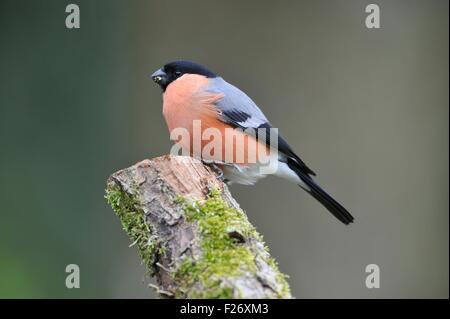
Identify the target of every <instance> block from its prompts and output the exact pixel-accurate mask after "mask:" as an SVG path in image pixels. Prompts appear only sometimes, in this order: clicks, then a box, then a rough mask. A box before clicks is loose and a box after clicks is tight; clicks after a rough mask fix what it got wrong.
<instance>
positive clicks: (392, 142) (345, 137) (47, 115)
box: [0, 0, 449, 298]
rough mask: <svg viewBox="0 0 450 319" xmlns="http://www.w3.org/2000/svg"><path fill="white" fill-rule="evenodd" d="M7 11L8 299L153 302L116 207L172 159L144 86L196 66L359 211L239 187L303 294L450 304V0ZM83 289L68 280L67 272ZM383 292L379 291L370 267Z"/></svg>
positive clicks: (1, 251) (1, 92) (2, 106)
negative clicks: (127, 172) (76, 272)
mask: <svg viewBox="0 0 450 319" xmlns="http://www.w3.org/2000/svg"><path fill="white" fill-rule="evenodd" d="M73 2H74V3H77V4H78V5H79V6H80V9H81V29H78V30H68V29H66V28H65V18H66V13H65V7H66V5H67V4H69V3H71V2H70V1H62V0H59V1H31V0H30V1H23V0H14V1H5V0H1V1H0V39H1V50H0V64H1V69H0V130H1V134H0V145H1V157H0V180H1V184H0V187H1V190H0V201H1V208H0V217H1V219H0V297H26V298H32V297H33V298H34V297H39V298H41V297H58V298H59V297H61V298H71V297H87V298H91V297H102V298H110V297H114V298H116V297H124V298H130V297H143V298H146V297H154V296H155V294H154V293H153V292H152V291H151V290H150V289H148V288H146V282H148V280H146V279H144V269H143V267H142V266H141V265H140V260H139V258H138V255H137V252H136V250H135V249H134V248H128V245H129V244H130V241H129V239H128V238H127V236H126V235H125V233H124V232H123V231H122V230H121V226H120V224H119V221H118V219H117V218H116V216H115V215H114V213H113V211H112V210H111V209H110V208H109V207H108V206H107V204H106V203H105V201H104V199H103V194H104V186H105V181H106V178H107V177H108V175H109V174H111V173H113V172H114V171H116V170H118V169H121V168H125V167H127V166H130V165H132V164H134V163H135V162H137V161H140V160H142V159H145V158H151V157H155V156H158V155H162V154H165V153H167V152H168V150H169V148H170V145H171V143H170V141H169V138H168V133H167V128H166V125H165V122H164V120H163V118H162V115H161V92H160V89H159V88H158V87H156V85H154V83H152V81H151V80H150V79H149V75H150V74H151V73H152V72H153V71H154V70H156V69H157V68H159V67H160V66H162V65H163V64H164V63H165V62H168V61H170V60H173V59H179V58H183V59H191V60H194V61H198V62H200V63H202V64H204V65H206V66H208V67H209V68H211V69H212V70H213V71H215V72H217V73H219V74H221V75H222V76H223V77H224V78H225V79H227V80H228V81H229V82H231V83H233V84H236V85H237V86H239V87H240V88H242V89H243V90H244V91H246V92H247V93H248V94H249V95H250V96H251V97H252V98H253V99H254V100H255V101H256V102H257V103H258V104H259V105H260V106H261V108H262V109H263V110H264V111H265V113H266V115H267V116H268V118H269V119H270V120H271V122H272V123H273V124H274V125H275V126H277V127H279V128H280V130H281V133H282V134H283V135H284V136H285V137H286V139H287V140H288V141H289V142H290V144H291V145H292V147H293V148H294V149H295V150H297V151H298V153H299V154H300V155H301V156H302V157H303V159H304V160H305V161H306V162H307V163H308V164H309V165H310V166H311V167H312V169H314V170H315V171H316V172H318V180H319V181H320V182H321V184H323V185H324V186H325V188H326V189H327V190H329V191H330V192H331V193H332V194H333V195H334V196H335V197H336V198H338V199H339V200H340V201H341V202H342V203H343V204H345V206H346V207H347V208H348V209H349V210H350V211H351V212H352V213H353V215H354V216H355V218H356V220H355V223H354V224H353V225H351V226H348V227H345V226H343V225H342V224H340V223H339V222H338V221H337V220H335V219H334V218H332V217H331V216H330V215H329V214H328V213H327V212H326V211H325V210H324V208H323V207H321V206H320V205H319V204H317V203H316V202H315V201H314V200H313V199H312V198H310V197H309V196H308V195H307V194H306V193H305V192H303V191H301V190H300V189H299V188H298V187H296V186H293V185H291V184H289V183H288V182H285V181H283V180H279V179H276V178H268V179H266V180H263V181H262V182H260V183H259V184H257V185H256V186H255V187H244V186H233V187H232V188H231V191H232V193H233V194H234V196H235V197H236V198H237V199H238V201H239V202H240V204H241V206H242V207H243V208H244V209H245V210H246V211H247V213H248V215H249V218H250V220H251V221H252V222H253V223H254V224H255V225H256V226H257V228H258V230H259V231H260V232H261V233H262V234H263V235H264V237H265V239H266V241H267V243H268V245H269V247H270V248H271V251H272V254H273V255H274V256H275V257H276V259H277V260H278V262H279V264H280V268H281V270H282V271H283V272H285V273H287V274H289V275H290V279H289V281H290V284H291V287H292V291H293V294H294V295H295V296H296V297H299V298H433V297H434V298H444V297H445V298H448V282H449V278H448V266H449V264H448V261H449V259H448V257H449V255H448V251H449V245H448V244H449V238H448V229H449V228H448V227H449V223H448V222H449V220H448V209H449V197H448V192H449V183H448V176H449V175H448V174H449V171H448V164H449V158H448V154H449V153H448V142H449V140H448V133H449V130H448V128H449V126H448V124H449V122H448V115H449V114H448V113H449V108H448V107H449V104H448V103H449V94H448V85H449V81H448V79H449V78H448V68H449V63H448V47H449V46H448V9H449V8H448V1H446V0H435V1H409V0H408V1H406V0H405V1H400V0H397V1H376V3H377V4H378V5H379V6H380V8H381V29H378V30H374V29H372V30H369V29H367V28H366V27H365V24H364V20H365V17H366V15H367V14H366V13H365V7H366V5H367V4H369V3H371V2H369V1H361V0H353V1H349V0H341V1H317V0H309V1H278V2H276V1H270V2H269V1H265V2H263V1H256V0H255V1H245V2H244V1H225V0H223V1H206V0H204V1H197V0H193V1H166V0H165V1H136V0H133V1H123V0H122V1H120V0H95V1H92V0H90V1H87V0H83V1H82V0H77V1H73ZM70 263H75V264H78V265H79V266H80V268H81V288H80V289H72V290H69V289H67V288H66V287H65V277H66V275H67V274H66V273H65V267H66V265H67V264H70ZM371 263H375V264H377V265H379V267H380V270H381V281H380V283H381V288H379V289H367V288H366V287H365V277H366V275H367V274H366V273H365V266H366V265H367V264H371Z"/></svg>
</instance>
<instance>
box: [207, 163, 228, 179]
mask: <svg viewBox="0 0 450 319" xmlns="http://www.w3.org/2000/svg"><path fill="white" fill-rule="evenodd" d="M202 162H203V164H205V165H207V166H208V167H209V168H211V170H212V171H213V172H214V173H216V176H217V178H218V179H220V180H221V181H222V182H224V183H226V182H227V179H226V178H225V177H224V175H223V171H222V170H221V169H220V167H219V166H217V164H216V163H214V162H210V161H206V160H202Z"/></svg>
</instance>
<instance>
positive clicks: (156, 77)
mask: <svg viewBox="0 0 450 319" xmlns="http://www.w3.org/2000/svg"><path fill="white" fill-rule="evenodd" d="M152 80H153V81H154V82H155V83H156V84H159V85H160V86H161V87H164V86H165V85H166V84H167V81H168V77H167V74H166V72H164V71H163V70H162V69H159V70H158V71H156V72H155V73H153V74H152Z"/></svg>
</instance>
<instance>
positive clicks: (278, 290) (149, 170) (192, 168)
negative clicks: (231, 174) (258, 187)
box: [105, 156, 291, 298]
mask: <svg viewBox="0 0 450 319" xmlns="http://www.w3.org/2000/svg"><path fill="white" fill-rule="evenodd" d="M105 197H106V198H107V200H108V202H109V203H110V204H111V206H112V208H113V209H114V210H115V211H116V213H117V215H118V216H119V218H120V221H121V223H122V226H123V228H124V230H125V231H126V232H127V233H128V234H129V235H130V237H131V240H132V245H134V246H137V247H138V250H139V253H140V256H141V258H142V260H143V263H144V264H145V265H146V266H147V268H148V270H149V272H150V274H151V275H153V276H155V277H156V281H157V285H154V288H155V289H156V290H157V292H158V293H159V294H160V296H161V297H164V298H291V294H290V290H289V286H288V283H287V282H286V276H285V275H283V274H282V273H281V272H280V271H279V270H278V267H277V263H276V262H275V261H274V259H273V258H272V257H271V256H270V254H269V252H268V249H267V247H266V246H265V244H264V242H263V240H262V237H261V236H260V235H259V234H258V233H257V232H256V230H255V228H254V227H253V226H252V225H251V224H250V222H249V221H248V220H247V217H246V215H245V213H244V212H243V211H242V210H241V209H240V207H239V205H238V203H237V202H236V201H235V200H234V199H233V197H232V196H231V194H230V192H229V191H228V188H227V186H226V185H225V184H224V183H223V182H222V181H221V180H220V179H219V178H218V177H217V175H216V173H215V172H214V171H213V170H212V169H211V168H210V167H209V166H205V165H204V164H202V163H201V162H200V161H198V160H196V159H193V158H190V157H181V156H162V157H158V158H155V159H152V160H148V159H147V160H144V161H142V162H139V163H137V164H135V165H134V166H131V167H129V168H126V169H123V170H120V171H118V172H116V173H114V174H113V175H111V177H110V178H109V179H108V182H107V189H106V196H105Z"/></svg>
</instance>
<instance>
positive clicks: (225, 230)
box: [174, 190, 290, 298]
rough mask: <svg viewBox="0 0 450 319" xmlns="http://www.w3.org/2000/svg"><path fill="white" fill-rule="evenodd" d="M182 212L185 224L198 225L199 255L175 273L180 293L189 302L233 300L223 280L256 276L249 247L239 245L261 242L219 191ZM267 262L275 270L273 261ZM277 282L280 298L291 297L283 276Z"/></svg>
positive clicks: (187, 258) (185, 262)
mask: <svg viewBox="0 0 450 319" xmlns="http://www.w3.org/2000/svg"><path fill="white" fill-rule="evenodd" d="M177 200H178V201H180V199H179V198H178V199H177ZM184 211H185V217H186V219H187V221H190V222H196V223H197V225H198V229H199V232H200V234H201V243H199V245H200V247H201V249H202V255H201V256H199V258H191V257H185V259H184V260H183V261H182V263H181V264H180V265H179V267H178V269H177V270H176V272H175V274H174V276H175V277H174V279H175V280H177V281H178V284H179V285H180V287H181V288H182V289H181V292H180V293H181V294H186V295H187V296H186V297H188V298H233V289H232V288H231V287H229V286H227V284H226V283H224V282H223V281H222V278H224V277H238V276H242V275H243V274H246V273H249V274H250V275H253V274H255V273H256V271H257V267H256V262H255V254H254V252H252V251H251V250H250V245H247V244H244V243H242V242H241V241H242V240H244V241H247V240H248V239H249V238H255V239H258V240H261V241H262V238H261V236H260V235H259V234H258V232H257V231H256V229H255V228H254V227H253V226H252V225H251V224H250V223H249V221H248V220H247V217H246V215H245V214H244V213H243V212H242V211H241V210H238V209H234V208H231V207H230V206H229V205H228V204H227V203H226V202H225V201H224V200H223V199H222V197H221V193H220V191H218V190H212V191H211V192H210V194H209V196H208V198H207V200H206V201H204V202H194V203H191V204H186V203H185V209H184ZM230 234H234V235H233V236H231V235H230ZM267 258H270V257H267ZM266 262H268V263H269V262H270V263H271V264H272V265H273V266H274V269H278V268H277V266H276V264H275V261H274V260H273V259H271V258H270V260H266ZM277 281H279V284H282V285H283V289H282V290H283V292H282V294H283V296H284V297H286V296H288V295H289V296H290V293H289V286H288V284H287V282H286V280H285V276H284V275H283V274H281V273H280V275H279V277H277ZM195 284H200V287H201V288H200V289H191V288H192V287H193V286H194V285H195ZM237 294H238V295H239V292H237ZM283 296H281V295H280V297H283ZM179 297H180V296H179Z"/></svg>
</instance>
